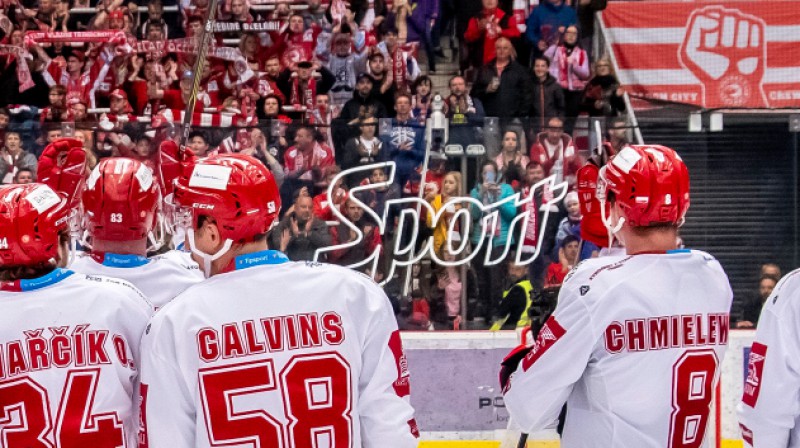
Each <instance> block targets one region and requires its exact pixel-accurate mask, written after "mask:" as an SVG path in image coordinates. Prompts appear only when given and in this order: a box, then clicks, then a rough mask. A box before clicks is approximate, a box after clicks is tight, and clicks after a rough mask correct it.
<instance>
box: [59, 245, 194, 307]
mask: <svg viewBox="0 0 800 448" xmlns="http://www.w3.org/2000/svg"><path fill="white" fill-rule="evenodd" d="M183 254H184V253H181V252H178V251H170V252H167V253H166V254H163V255H158V256H155V257H152V258H145V257H142V256H139V255H121V254H113V253H110V252H106V253H102V254H89V253H82V254H79V255H78V256H77V257H76V258H75V261H73V262H72V264H71V265H70V269H72V270H74V271H76V272H80V273H82V274H90V275H105V276H108V277H115V278H121V279H123V280H126V281H129V282H131V283H133V285H134V286H136V287H137V288H139V289H140V290H141V291H142V292H143V293H144V295H145V296H146V297H147V298H148V299H149V300H150V302H152V303H153V305H155V307H156V308H161V307H162V306H164V305H166V304H167V302H169V301H170V300H172V299H173V298H175V296H177V295H178V294H180V293H182V292H183V291H185V290H186V288H188V287H190V286H192V285H194V284H195V283H198V282H200V281H202V280H203V279H204V277H203V273H202V271H200V269H199V267H198V266H197V264H196V263H194V262H192V261H191V259H190V258H189V257H188V256H185V255H183Z"/></svg>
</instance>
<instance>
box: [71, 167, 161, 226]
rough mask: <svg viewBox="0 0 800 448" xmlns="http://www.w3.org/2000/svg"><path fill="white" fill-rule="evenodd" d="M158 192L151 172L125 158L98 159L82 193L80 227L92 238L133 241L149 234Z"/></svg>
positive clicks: (158, 206)
mask: <svg viewBox="0 0 800 448" xmlns="http://www.w3.org/2000/svg"><path fill="white" fill-rule="evenodd" d="M160 210H161V190H160V189H159V186H158V182H156V179H155V178H154V177H153V172H152V171H151V170H150V168H148V167H147V166H145V165H144V164H142V163H140V162H138V161H136V160H133V159H128V158H125V157H111V158H108V159H104V160H102V161H101V162H100V163H99V164H98V165H97V166H96V167H95V169H94V170H93V171H92V173H91V174H90V175H89V178H88V179H87V180H86V188H85V189H84V190H83V212H84V226H85V227H86V230H88V232H89V235H90V236H91V238H93V239H100V240H107V241H134V240H139V239H141V238H145V237H147V236H149V235H150V233H151V232H152V231H153V229H154V228H155V227H156V224H157V222H158V219H159V212H160Z"/></svg>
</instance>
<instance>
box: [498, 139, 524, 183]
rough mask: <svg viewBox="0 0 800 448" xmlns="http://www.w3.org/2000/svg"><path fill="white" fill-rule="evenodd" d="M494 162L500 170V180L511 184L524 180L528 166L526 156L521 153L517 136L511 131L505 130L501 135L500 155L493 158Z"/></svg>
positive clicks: (520, 145)
mask: <svg viewBox="0 0 800 448" xmlns="http://www.w3.org/2000/svg"><path fill="white" fill-rule="evenodd" d="M494 162H495V163H496V164H497V168H498V169H499V170H500V179H502V180H503V181H504V182H506V183H508V184H511V185H512V187H513V186H514V185H513V183H515V182H516V183H517V184H518V185H520V184H521V181H522V180H523V179H524V178H525V167H526V166H528V162H530V159H528V156H527V155H525V154H524V153H523V151H522V144H521V142H520V138H519V134H517V132H516V131H513V130H510V129H509V130H507V131H506V132H505V133H504V134H503V141H502V147H501V151H500V154H498V155H497V157H495V159H494Z"/></svg>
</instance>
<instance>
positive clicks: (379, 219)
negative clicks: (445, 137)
mask: <svg viewBox="0 0 800 448" xmlns="http://www.w3.org/2000/svg"><path fill="white" fill-rule="evenodd" d="M377 168H384V169H388V171H389V175H388V176H387V180H386V181H385V182H380V183H375V184H367V185H359V186H356V187H353V188H352V189H350V200H351V201H352V202H353V203H354V204H356V205H358V207H359V208H361V209H362V210H363V211H364V213H365V214H367V215H369V216H370V217H372V219H373V220H374V221H375V222H376V223H377V225H378V231H379V232H380V234H381V236H384V235H385V232H386V229H387V226H388V224H389V222H388V221H389V216H391V212H392V211H393V210H396V211H397V212H398V222H397V232H396V237H395V241H394V247H393V249H394V250H393V251H391V253H392V255H393V257H392V260H391V265H390V267H389V271H388V272H387V273H386V276H385V278H386V280H384V283H385V282H387V281H388V280H389V279H391V278H392V277H393V275H394V271H395V269H397V268H398V267H401V268H402V267H407V266H411V265H413V264H415V263H418V262H419V261H420V260H422V259H423V258H424V257H425V256H429V257H430V258H431V260H432V261H433V262H434V263H436V264H438V265H440V266H448V267H449V266H460V265H462V264H466V263H470V262H471V261H472V260H473V259H474V258H475V257H476V256H477V254H478V252H479V251H480V248H481V246H482V245H483V244H490V245H494V238H495V234H494V232H487V229H492V228H495V226H499V225H500V212H499V207H500V206H502V205H505V204H507V203H509V202H513V204H514V207H515V208H519V207H521V206H523V205H526V204H531V203H533V198H534V196H535V193H536V191H537V190H542V191H544V190H545V189H546V188H547V189H549V191H551V192H552V193H553V199H552V201H550V202H548V203H558V202H559V201H561V200H563V199H564V196H566V194H567V190H568V186H567V183H566V182H559V183H556V178H555V176H550V177H547V178H545V179H543V180H541V181H539V182H537V183H536V184H535V185H534V186H533V188H531V189H530V192H529V193H528V195H527V196H526V197H521V195H520V193H515V194H514V195H512V196H509V197H507V198H504V199H501V200H498V201H496V202H493V203H490V204H484V203H482V202H481V201H479V200H477V199H475V198H472V197H469V196H467V197H458V198H453V199H451V200H450V201H448V202H447V203H445V204H443V205H442V207H441V208H440V209H439V211H438V212H437V211H434V209H433V207H432V206H431V204H429V203H428V202H427V201H425V200H424V199H421V198H419V197H407V198H400V199H390V200H388V201H386V203H385V205H384V209H383V214H382V216H379V215H378V214H377V213H376V212H375V211H374V210H372V208H370V207H369V206H368V205H366V204H364V202H362V201H361V200H360V199H359V198H358V196H359V192H363V191H370V190H377V189H380V188H383V187H388V186H390V185H391V184H392V183H393V182H394V174H395V169H396V166H395V163H394V162H383V163H375V164H371V165H364V166H359V167H355V168H351V169H348V170H344V171H342V172H341V173H339V175H337V176H336V177H335V178H334V179H333V181H332V182H331V184H330V185H329V186H328V192H327V196H328V201H329V203H330V204H333V203H334V202H333V200H332V198H333V194H334V192H333V190H334V187H335V186H336V185H337V184H338V183H339V182H340V181H342V180H344V179H345V178H347V176H349V175H351V174H356V173H364V172H365V173H371V172H372V170H374V169H377ZM456 205H460V206H461V207H457V208H456V211H455V212H454V213H453V216H452V218H451V219H450V222H449V224H448V229H447V238H446V240H445V249H446V250H445V252H449V253H450V254H452V256H453V258H454V260H443V259H441V258H440V257H439V256H438V254H436V252H435V251H434V250H433V236H431V237H429V238H428V239H427V240H426V241H425V243H424V244H423V245H422V247H421V248H420V250H419V251H418V252H416V253H414V252H413V251H414V247H415V245H416V244H415V242H416V240H417V237H418V235H419V231H420V225H421V222H422V219H421V218H424V217H425V216H427V215H426V214H430V215H431V216H432V219H431V227H433V228H435V227H436V226H437V224H438V223H439V221H440V220H442V219H445V218H444V216H443V215H444V214H445V213H446V212H447V211H448V209H450V210H452V207H454V206H456ZM472 207H476V208H477V210H480V213H481V219H480V221H481V223H482V225H481V238H480V240H479V242H478V245H477V246H476V247H473V248H472V251H471V252H469V253H467V251H468V249H469V238H470V235H471V234H472V221H473V220H472V216H471V213H470V210H471V209H472ZM331 210H332V212H333V214H334V216H336V218H337V219H338V220H339V222H341V223H343V224H345V225H346V226H347V227H348V228H350V230H352V231H353V232H354V233H355V235H356V238H355V239H354V240H353V241H349V242H346V243H342V244H338V245H335V246H328V247H323V248H319V249H317V251H316V252H315V254H314V261H317V260H319V259H320V257H321V256H322V255H323V254H325V253H328V252H333V251H336V250H340V249H347V248H350V247H354V246H357V245H358V244H359V243H361V242H362V241H363V239H364V233H363V232H362V231H361V229H359V228H358V226H356V225H355V223H353V222H352V221H351V220H350V219H349V218H347V216H345V215H344V214H343V213H342V212H341V211H340V210H339V207H336V206H331ZM528 213H529V211H524V212H522V213H517V216H515V217H514V219H513V220H512V221H511V223H510V225H509V230H508V238H506V241H504V242H503V246H502V247H503V252H502V253H501V254H500V255H499V256H497V257H495V258H494V259H492V257H491V251H486V256H485V257H484V260H483V262H484V265H485V266H492V265H496V264H498V263H500V262H501V261H502V260H504V259H505V258H506V256H507V255H508V251H509V250H511V247H512V246H516V250H515V252H516V256H515V260H514V261H515V262H516V263H517V264H520V265H526V264H529V263H531V262H533V260H535V259H536V257H537V256H539V251H540V249H541V244H542V240H543V237H544V231H545V229H546V227H547V221H548V219H549V217H550V207H545V209H544V215H543V217H542V221H541V223H540V224H539V234H538V235H537V239H536V241H537V243H536V247H535V248H534V251H533V253H526V252H523V251H522V250H521V249H522V247H523V244H524V241H525V235H526V234H527V231H528V223H529V221H528V219H527V218H528ZM459 224H460V228H461V229H463V231H462V232H461V234H462V235H463V237H462V238H461V239H460V241H454V239H453V238H452V236H453V235H454V234H455V232H454V231H455V229H456V226H457V225H459ZM406 227H408V228H410V229H411V238H408V239H407V240H406V239H404V238H403V232H404V229H406ZM403 241H408V242H407V243H406V244H405V245H404V246H403ZM512 241H515V242H513V243H512ZM453 243H458V246H457V247H453ZM381 249H382V247H381V245H379V246H378V247H376V248H375V250H374V251H373V252H372V253H371V254H369V255H368V256H367V258H365V259H364V260H361V261H359V262H357V263H354V264H351V265H348V266H346V267H349V268H360V267H362V266H370V270H371V272H373V275H374V273H375V272H376V271H377V268H378V261H379V256H380V252H381ZM524 256H527V258H524V259H523V257H524ZM382 284H383V283H382Z"/></svg>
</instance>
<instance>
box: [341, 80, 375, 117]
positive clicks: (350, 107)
mask: <svg viewBox="0 0 800 448" xmlns="http://www.w3.org/2000/svg"><path fill="white" fill-rule="evenodd" d="M374 85H375V80H374V79H372V77H371V76H370V75H368V74H366V73H362V74H360V75H358V77H357V78H356V90H355V92H353V98H352V99H350V101H348V102H346V103H345V104H344V106H343V107H342V111H341V112H340V113H339V120H340V121H343V122H345V123H349V124H355V123H356V121H357V120H359V119H360V118H361V117H363V116H367V115H370V116H373V117H376V118H384V117H386V116H387V112H386V107H385V106H384V105H383V103H382V102H381V101H380V100H379V99H378V98H377V97H376V96H375V90H374V88H373V87H374Z"/></svg>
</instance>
